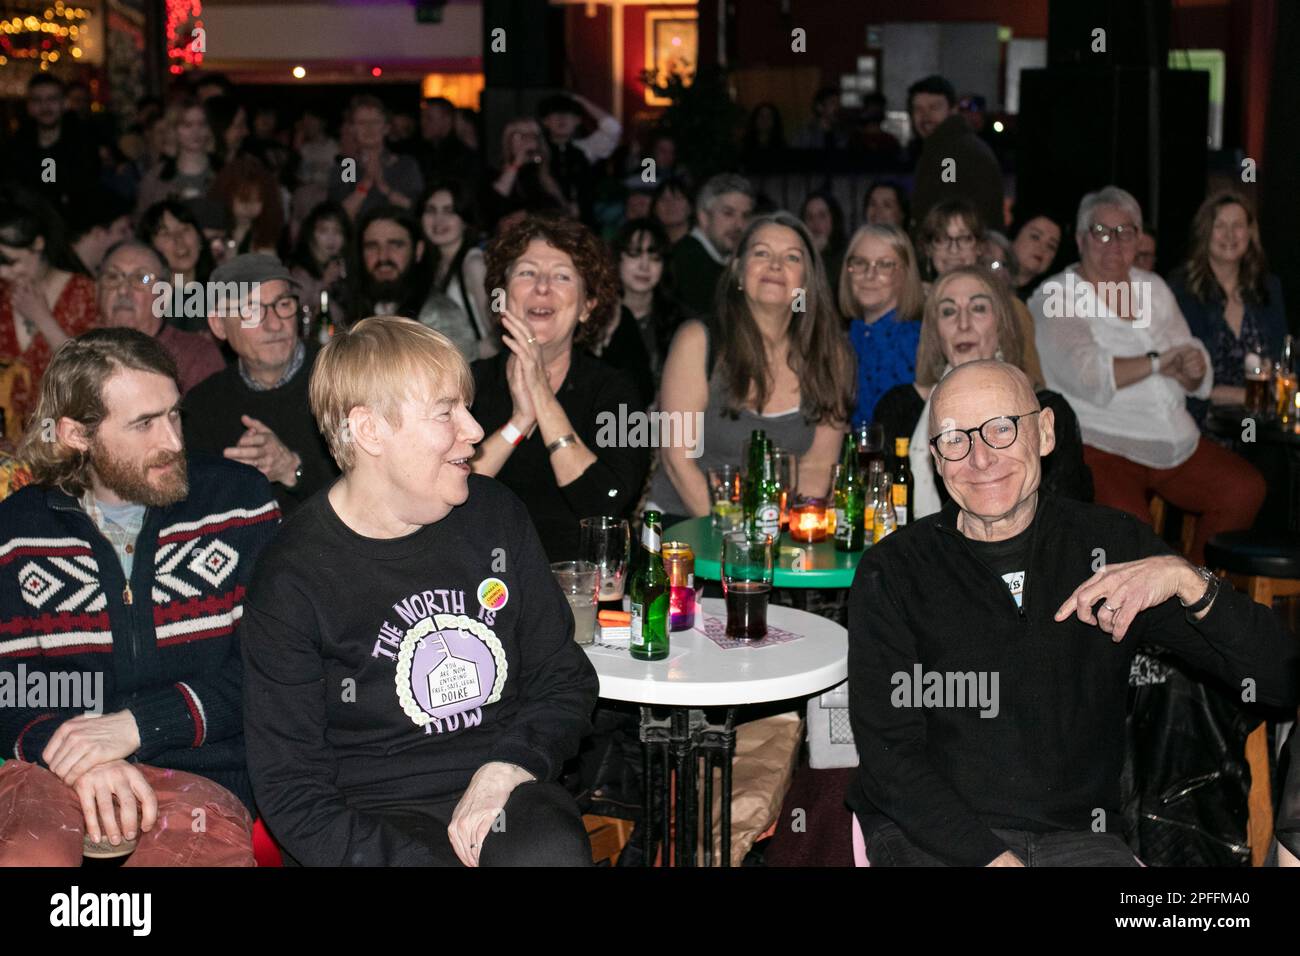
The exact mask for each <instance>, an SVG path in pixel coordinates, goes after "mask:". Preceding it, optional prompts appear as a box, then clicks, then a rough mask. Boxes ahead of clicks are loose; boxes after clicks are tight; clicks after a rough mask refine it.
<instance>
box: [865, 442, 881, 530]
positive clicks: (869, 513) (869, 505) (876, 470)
mask: <svg viewBox="0 0 1300 956" xmlns="http://www.w3.org/2000/svg"><path fill="white" fill-rule="evenodd" d="M884 473H885V466H884V464H883V463H882V462H881V461H880V459H879V458H873V459H872V460H871V463H870V465H869V466H868V468H867V474H866V476H865V478H864V479H863V481H864V483H863V486H862V498H863V503H864V506H863V509H862V511H863V515H862V527H863V530H864V532H865V537H868V538H870V537H871V532H872V529H873V528H875V526H876V502H877V501H878V500H879V499H880V482H881V481H882V480H883V478H884Z"/></svg>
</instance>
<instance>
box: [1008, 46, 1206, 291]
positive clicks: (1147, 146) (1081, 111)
mask: <svg viewBox="0 0 1300 956" xmlns="http://www.w3.org/2000/svg"><path fill="white" fill-rule="evenodd" d="M1208 129H1209V74H1207V73H1204V72H1195V71H1189V70H1156V69H1143V68H1137V67H1131V68H1130V67H1104V66H1098V67H1074V68H1066V67H1063V68H1049V69H1045V70H1025V71H1023V72H1022V73H1021V74H1020V117H1019V123H1018V129H1017V134H1016V140H1017V156H1016V201H1017V204H1018V205H1020V206H1021V208H1022V209H1041V210H1045V211H1048V212H1050V213H1051V215H1052V216H1053V218H1055V219H1056V220H1057V221H1058V222H1060V223H1061V224H1062V225H1063V227H1064V229H1065V232H1066V237H1065V242H1066V243H1067V244H1068V243H1069V242H1071V241H1072V239H1073V231H1074V217H1075V214H1076V213H1077V212H1078V208H1079V200H1080V199H1082V198H1083V195H1084V193H1087V192H1091V191H1092V190H1094V189H1100V188H1101V187H1102V186H1106V185H1110V184H1114V185H1116V186H1120V187H1121V188H1123V189H1127V190H1128V191H1129V192H1131V193H1132V194H1133V195H1134V196H1135V197H1136V198H1137V201H1138V202H1139V203H1141V204H1142V212H1143V214H1144V215H1145V217H1146V219H1147V221H1149V222H1151V223H1153V224H1154V225H1155V226H1156V230H1157V235H1158V244H1157V250H1156V252H1157V266H1158V268H1159V269H1160V270H1161V271H1166V270H1167V269H1168V268H1169V267H1170V266H1172V265H1174V264H1176V263H1177V262H1179V261H1181V259H1182V257H1183V255H1184V254H1185V251H1186V242H1187V236H1188V233H1189V230H1190V226H1191V221H1192V217H1193V216H1194V215H1195V213H1196V209H1197V207H1198V206H1199V205H1200V203H1201V201H1202V200H1203V199H1204V198H1205V188H1206V174H1207V148H1208V147H1207V144H1206V136H1207V131H1208Z"/></svg>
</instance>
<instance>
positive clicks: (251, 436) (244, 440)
mask: <svg viewBox="0 0 1300 956" xmlns="http://www.w3.org/2000/svg"><path fill="white" fill-rule="evenodd" d="M239 420H240V421H241V422H243V423H244V427H245V429H247V430H246V431H245V432H244V434H243V436H242V437H241V438H240V439H239V443H238V444H237V445H232V446H231V447H230V448H227V449H226V450H225V451H224V452H223V454H224V455H225V456H226V457H227V458H233V459H234V460H235V461H242V462H243V463H244V464H246V465H252V466H253V467H254V468H256V469H257V470H258V471H260V472H261V473H262V474H264V475H266V477H267V480H268V481H275V482H279V483H280V484H282V485H284V486H285V487H286V488H292V487H293V486H294V485H296V484H297V483H298V479H297V477H295V475H296V473H297V471H298V466H299V465H300V464H302V459H301V458H299V457H298V456H297V455H296V454H295V453H293V452H291V451H290V450H289V449H288V448H287V447H285V444H284V442H282V441H280V439H279V438H278V437H277V436H276V434H275V432H273V431H271V429H269V428H267V427H266V426H265V425H263V424H262V423H261V422H259V421H258V420H257V419H256V418H253V417H252V416H251V415H242V416H240V419H239Z"/></svg>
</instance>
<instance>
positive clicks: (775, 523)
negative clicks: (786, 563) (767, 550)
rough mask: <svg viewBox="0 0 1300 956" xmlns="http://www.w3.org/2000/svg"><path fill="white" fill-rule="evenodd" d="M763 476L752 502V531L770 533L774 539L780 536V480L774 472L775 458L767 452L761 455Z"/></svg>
mask: <svg viewBox="0 0 1300 956" xmlns="http://www.w3.org/2000/svg"><path fill="white" fill-rule="evenodd" d="M760 474H761V475H762V476H763V477H762V480H761V481H759V483H758V491H757V494H756V496H755V504H754V526H753V527H754V531H755V533H757V534H770V535H771V536H772V538H773V540H775V539H776V538H779V537H780V536H781V480H780V479H779V478H778V477H777V474H776V459H775V458H774V457H773V456H772V454H771V452H770V449H769V453H768V454H766V455H764V456H763V464H762V470H761V472H760Z"/></svg>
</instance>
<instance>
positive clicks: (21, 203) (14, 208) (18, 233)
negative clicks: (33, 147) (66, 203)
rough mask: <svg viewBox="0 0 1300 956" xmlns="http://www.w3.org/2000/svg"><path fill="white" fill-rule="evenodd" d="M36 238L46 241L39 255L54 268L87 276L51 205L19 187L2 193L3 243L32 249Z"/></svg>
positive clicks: (0, 229)
mask: <svg viewBox="0 0 1300 956" xmlns="http://www.w3.org/2000/svg"><path fill="white" fill-rule="evenodd" d="M37 238H41V239H44V240H45V248H44V249H43V250H42V251H41V253H40V256H41V258H42V259H44V260H45V262H46V264H48V265H49V266H50V267H51V268H54V269H62V270H63V271H64V272H74V273H80V274H81V275H86V274H87V272H86V267H85V266H84V265H83V264H82V262H81V260H80V259H79V258H77V254H76V253H75V252H74V251H73V250H72V245H71V243H69V241H68V233H67V228H66V227H65V226H64V220H63V217H62V216H61V215H59V212H58V210H56V209H55V208H54V207H53V206H52V205H50V203H49V202H47V201H46V200H45V199H44V198H42V197H41V196H39V195H37V194H35V193H33V192H31V191H30V190H27V189H25V188H23V187H20V186H8V187H5V188H4V189H3V190H0V243H4V244H5V245H6V246H12V247H13V248H15V249H30V248H31V247H32V246H33V245H35V243H36V240H37Z"/></svg>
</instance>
